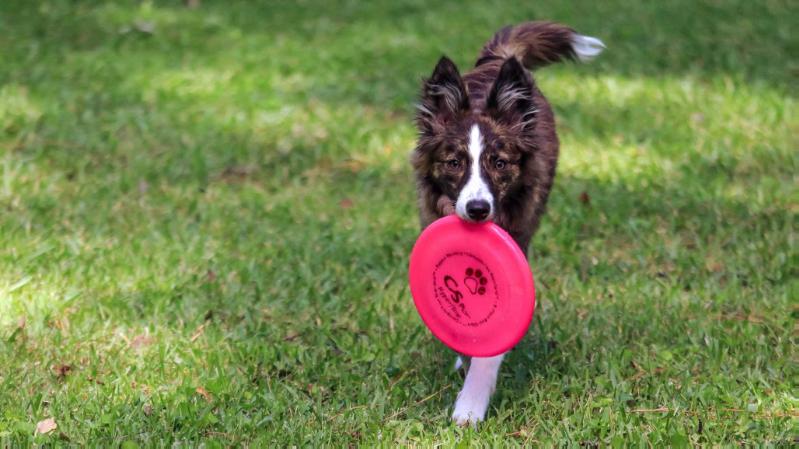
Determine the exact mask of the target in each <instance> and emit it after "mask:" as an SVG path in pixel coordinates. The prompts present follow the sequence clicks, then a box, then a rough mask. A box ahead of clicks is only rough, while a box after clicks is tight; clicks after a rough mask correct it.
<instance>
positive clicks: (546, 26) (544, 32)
mask: <svg viewBox="0 0 799 449" xmlns="http://www.w3.org/2000/svg"><path fill="white" fill-rule="evenodd" d="M604 48H605V44H603V43H602V41H601V40H599V39H597V38H595V37H590V36H583V35H581V34H577V33H576V32H575V31H574V30H573V29H571V28H569V27H567V26H565V25H560V24H557V23H552V22H527V23H523V24H521V25H516V26H507V27H505V28H503V29H501V30H499V31H497V33H496V34H495V35H494V37H492V38H491V40H490V41H488V43H486V44H485V46H484V47H483V50H482V51H481V52H480V58H479V59H478V60H477V64H476V65H480V64H481V63H482V62H484V61H488V60H492V59H497V58H501V59H503V60H504V59H508V58H511V57H516V58H517V59H518V60H519V61H520V62H521V63H522V65H524V66H525V67H527V68H528V69H530V70H533V69H537V68H539V67H543V66H545V65H549V64H552V63H554V62H559V61H562V60H564V59H572V60H574V59H577V60H579V61H582V62H587V61H590V60H591V59H593V58H595V57H596V56H597V55H599V54H600V53H601V52H602V50H603V49H604Z"/></svg>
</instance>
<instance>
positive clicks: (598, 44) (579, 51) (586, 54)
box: [572, 34, 605, 62]
mask: <svg viewBox="0 0 799 449" xmlns="http://www.w3.org/2000/svg"><path fill="white" fill-rule="evenodd" d="M572 48H573V49H574V53H575V54H576V55H577V59H579V60H580V62H588V61H590V60H592V59H594V58H596V57H597V56H599V54H600V53H602V50H604V49H605V44H603V43H602V41H601V40H599V39H597V38H595V37H591V36H583V35H582V34H575V35H574V37H573V38H572Z"/></svg>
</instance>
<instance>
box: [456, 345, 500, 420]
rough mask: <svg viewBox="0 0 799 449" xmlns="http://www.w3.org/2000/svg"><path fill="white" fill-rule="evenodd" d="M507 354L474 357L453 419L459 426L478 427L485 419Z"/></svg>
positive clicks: (459, 394) (457, 401)
mask: <svg viewBox="0 0 799 449" xmlns="http://www.w3.org/2000/svg"><path fill="white" fill-rule="evenodd" d="M504 356H505V354H500V355H497V356H494V357H472V360H471V363H470V364H469V371H468V372H467V373H466V380H465V381H464V382H463V389H462V390H461V392H460V393H458V399H457V400H456V401H455V410H454V411H453V412H452V419H453V420H454V421H455V422H456V423H457V424H458V425H459V426H464V425H467V424H471V425H476V424H477V423H478V422H480V421H482V420H483V419H484V418H485V414H486V410H488V402H489V400H490V399H491V395H492V394H493V393H494V389H495V388H496V385H497V374H498V373H499V367H500V365H502V358H503V357H504Z"/></svg>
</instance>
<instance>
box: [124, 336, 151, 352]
mask: <svg viewBox="0 0 799 449" xmlns="http://www.w3.org/2000/svg"><path fill="white" fill-rule="evenodd" d="M153 341H154V340H153V338H152V337H149V336H147V335H144V334H142V335H137V336H135V337H133V339H132V340H130V343H129V344H130V347H131V348H133V349H140V348H143V347H145V346H149V345H151V344H153Z"/></svg>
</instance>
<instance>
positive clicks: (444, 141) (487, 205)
mask: <svg viewBox="0 0 799 449" xmlns="http://www.w3.org/2000/svg"><path fill="white" fill-rule="evenodd" d="M603 48H604V45H603V44H602V42H601V41H600V40H599V39H596V38H593V37H588V36H583V35H580V34H577V33H576V32H575V31H574V30H572V29H571V28H568V27H566V26H564V25H559V24H555V23H548V22H530V23H524V24H522V25H518V26H513V27H506V28H503V29H502V30H500V31H498V32H497V33H496V34H495V35H494V37H493V38H492V39H491V40H490V41H489V42H488V43H487V44H486V45H485V46H484V47H483V50H482V51H481V52H480V57H479V58H478V59H477V62H476V64H475V67H474V68H473V69H472V70H471V71H470V72H468V73H467V74H465V75H463V76H461V75H460V73H459V72H458V68H457V67H456V66H455V64H454V63H453V62H452V61H451V60H449V59H448V58H447V57H442V58H441V60H439V61H438V65H436V68H435V70H434V71H433V75H432V76H431V77H430V79H428V80H426V81H425V82H424V86H423V88H422V93H421V102H420V104H419V106H418V113H417V116H416V124H417V126H418V128H419V133H420V135H419V141H418V144H417V146H416V149H415V150H414V153H413V157H412V163H413V167H414V170H415V172H416V183H417V193H418V197H419V209H420V212H419V215H420V219H421V224H422V228H424V227H426V226H427V225H429V224H430V223H432V222H433V221H434V220H436V219H438V218H440V217H442V216H444V215H449V214H452V213H456V214H458V216H460V217H461V218H463V219H464V220H470V221H484V220H493V221H494V222H495V223H496V224H498V225H499V226H501V227H502V228H504V229H505V230H506V231H508V233H509V234H510V235H511V236H512V237H513V238H514V240H515V241H516V243H517V244H518V245H519V247H520V248H521V249H522V251H524V253H525V254H527V245H528V244H529V243H530V238H531V237H532V236H533V233H534V232H535V230H536V228H537V227H538V223H539V220H540V219H541V216H542V215H543V213H544V208H545V206H546V202H547V198H548V196H549V191H550V189H551V187H552V182H553V180H554V177H555V167H556V165H557V159H558V136H557V134H556V133H555V119H554V116H553V115H552V108H550V106H549V103H547V100H546V98H544V95H543V94H542V93H541V91H539V90H538V87H537V86H536V84H535V82H534V81H533V78H532V76H531V74H530V72H528V70H527V69H530V70H533V69H537V68H539V67H542V66H545V65H547V64H550V63H553V62H557V61H561V60H564V59H577V60H580V61H588V60H590V59H592V58H593V57H595V56H597V55H598V54H599V53H600V52H601V51H602V49H603ZM525 68H527V69H525ZM502 358H503V355H498V356H495V357H487V358H478V357H475V358H472V360H471V363H470V364H469V365H470V366H469V369H468V372H467V374H466V380H465V381H464V385H463V389H462V390H461V392H460V393H459V394H458V399H457V400H456V402H455V409H454V411H453V413H452V419H453V420H454V421H455V422H457V423H458V424H460V425H464V424H476V423H477V422H479V421H482V420H483V419H484V417H485V413H486V410H487V408H488V402H489V399H490V397H491V394H492V393H493V392H494V388H495V386H496V380H497V373H498V371H499V367H500V364H501V363H502ZM456 363H457V365H458V366H459V365H460V358H459V359H458V362H456Z"/></svg>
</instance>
